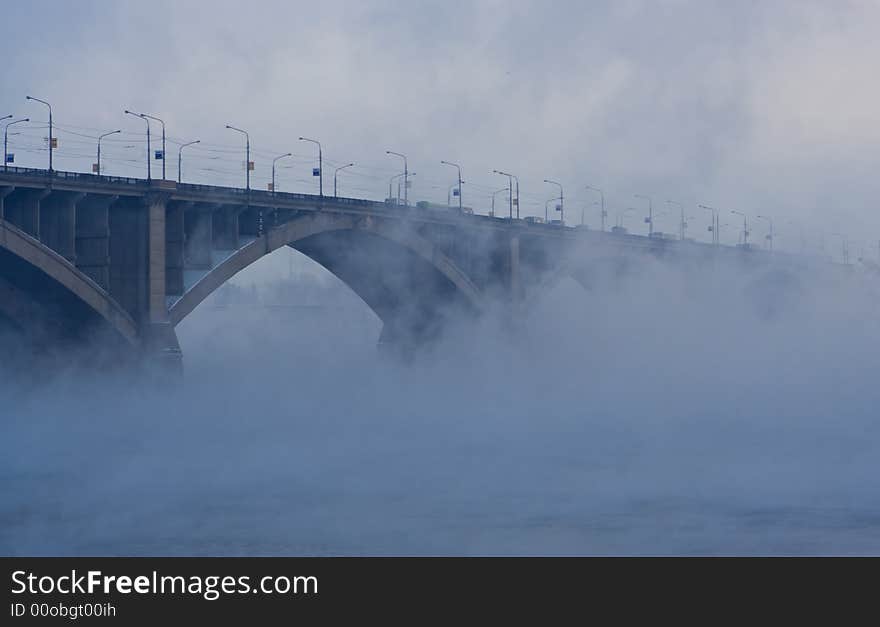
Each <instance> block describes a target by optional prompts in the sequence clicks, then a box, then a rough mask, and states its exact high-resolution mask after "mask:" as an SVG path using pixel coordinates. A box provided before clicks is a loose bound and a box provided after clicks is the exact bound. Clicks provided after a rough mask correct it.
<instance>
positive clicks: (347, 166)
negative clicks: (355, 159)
mask: <svg viewBox="0 0 880 627" xmlns="http://www.w3.org/2000/svg"><path fill="white" fill-rule="evenodd" d="M353 165H354V164H353V163H346V164H345V165H341V166H339V167H338V168H336V169H335V170H333V198H336V175H337V174H339V172H340V171H341V170H344V169H345V168H350V167H351V166H353Z"/></svg>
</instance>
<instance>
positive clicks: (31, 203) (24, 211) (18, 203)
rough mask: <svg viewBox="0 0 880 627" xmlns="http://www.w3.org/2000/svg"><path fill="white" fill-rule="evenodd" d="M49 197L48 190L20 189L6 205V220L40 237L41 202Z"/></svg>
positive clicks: (29, 233) (10, 197)
mask: <svg viewBox="0 0 880 627" xmlns="http://www.w3.org/2000/svg"><path fill="white" fill-rule="evenodd" d="M48 195H49V190H47V189H19V190H18V191H17V192H16V193H15V194H13V195H11V196H9V198H8V199H7V202H6V204H5V208H4V213H5V219H6V220H7V221H8V222H11V223H12V224H14V225H15V226H17V227H18V228H20V229H21V230H22V231H24V232H25V233H27V234H28V235H31V236H33V237H36V238H37V239H39V237H40V201H42V200H43V198H45V197H46V196H48Z"/></svg>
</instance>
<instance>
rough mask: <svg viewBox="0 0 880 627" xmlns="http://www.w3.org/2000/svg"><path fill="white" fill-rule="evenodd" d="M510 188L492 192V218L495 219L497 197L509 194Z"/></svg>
mask: <svg viewBox="0 0 880 627" xmlns="http://www.w3.org/2000/svg"><path fill="white" fill-rule="evenodd" d="M509 191H510V187H505V188H504V189H499V190H498V191H494V192H492V217H493V218H494V217H495V196H496V195H498V194H500V193H501V192H509Z"/></svg>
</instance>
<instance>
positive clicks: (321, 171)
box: [299, 137, 324, 198]
mask: <svg viewBox="0 0 880 627" xmlns="http://www.w3.org/2000/svg"><path fill="white" fill-rule="evenodd" d="M299 140H300V141H301V142H312V143H313V144H318V174H317V176H318V196H321V197H322V198H323V197H324V160H323V157H322V155H321V142H319V141H318V140H316V139H309V138H308V137H300V138H299ZM312 176H315V171H314V170H312Z"/></svg>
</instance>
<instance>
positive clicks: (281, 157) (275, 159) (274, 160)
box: [270, 152, 293, 194]
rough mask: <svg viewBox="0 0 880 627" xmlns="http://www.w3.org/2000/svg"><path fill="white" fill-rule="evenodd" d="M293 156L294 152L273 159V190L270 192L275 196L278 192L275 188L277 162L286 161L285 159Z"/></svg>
mask: <svg viewBox="0 0 880 627" xmlns="http://www.w3.org/2000/svg"><path fill="white" fill-rule="evenodd" d="M292 156H293V153H292V152H287V153H284V154H283V155H278V156H277V157H275V158H274V159H272V188H271V190H270V191H271V192H272V193H273V194H274V193H275V191H276V188H275V162H276V161H278V160H279V159H284V158H285V157H292Z"/></svg>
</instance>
